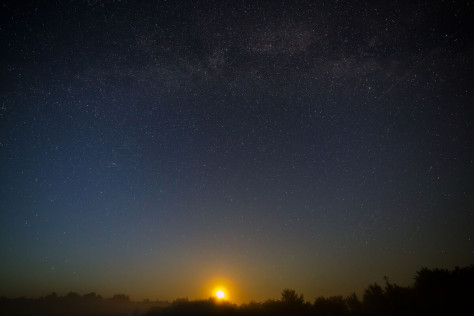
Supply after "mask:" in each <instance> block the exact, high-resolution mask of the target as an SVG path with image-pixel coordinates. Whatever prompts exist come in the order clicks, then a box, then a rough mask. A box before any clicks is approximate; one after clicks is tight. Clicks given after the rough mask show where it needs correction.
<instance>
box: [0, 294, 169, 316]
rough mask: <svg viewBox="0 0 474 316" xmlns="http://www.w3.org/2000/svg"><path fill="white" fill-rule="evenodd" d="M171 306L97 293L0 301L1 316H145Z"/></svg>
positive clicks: (0, 299) (118, 295)
mask: <svg viewBox="0 0 474 316" xmlns="http://www.w3.org/2000/svg"><path fill="white" fill-rule="evenodd" d="M167 305H169V303H168V302H160V301H154V302H152V301H149V300H144V301H142V302H133V301H131V300H130V297H129V296H128V295H125V294H116V295H114V296H113V297H111V298H103V297H102V296H100V295H97V294H96V293H94V292H92V293H88V294H85V295H79V294H77V293H75V292H70V293H69V294H67V295H65V296H58V295H57V294H56V293H52V294H50V295H47V296H45V297H40V298H35V299H29V298H24V297H19V298H14V299H10V298H6V297H1V298H0V315H24V316H29V315H31V316H33V315H34V316H37V315H44V316H53V315H54V316H66V315H68V316H69V315H71V316H74V315H78V316H79V315H81V316H82V315H84V316H106V315H107V316H115V315H144V314H146V313H147V312H148V311H149V310H151V309H152V308H153V307H155V308H156V307H162V306H167Z"/></svg>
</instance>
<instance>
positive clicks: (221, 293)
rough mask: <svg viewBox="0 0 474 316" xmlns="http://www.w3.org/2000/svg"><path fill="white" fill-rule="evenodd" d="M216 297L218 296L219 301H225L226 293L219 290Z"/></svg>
mask: <svg viewBox="0 0 474 316" xmlns="http://www.w3.org/2000/svg"><path fill="white" fill-rule="evenodd" d="M216 296H217V298H218V299H223V298H225V293H224V291H222V290H219V291H217V292H216Z"/></svg>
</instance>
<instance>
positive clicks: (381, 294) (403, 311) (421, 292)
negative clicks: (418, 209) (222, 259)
mask: <svg viewBox="0 0 474 316" xmlns="http://www.w3.org/2000/svg"><path fill="white" fill-rule="evenodd" d="M473 285H474V265H473V266H469V267H466V268H455V269H454V270H453V271H448V270H441V269H434V270H430V269H427V268H424V269H421V270H420V271H418V272H417V274H416V277H415V283H414V285H413V286H411V287H401V286H398V285H396V284H393V283H390V282H389V280H388V278H385V285H384V286H383V287H382V286H380V285H378V284H377V283H374V284H370V285H369V286H368V287H367V289H366V290H365V291H364V293H363V297H362V301H360V300H359V299H358V297H357V296H356V294H355V293H354V294H352V295H350V296H348V297H342V296H332V297H318V298H316V300H315V301H314V303H313V304H311V303H309V302H306V301H305V300H304V296H303V294H299V293H297V292H296V291H294V290H291V289H284V290H283V291H282V292H281V298H280V300H267V301H265V302H263V303H259V302H250V303H248V304H243V305H241V306H237V305H234V304H231V303H229V302H220V301H216V300H214V299H212V298H210V299H208V300H196V301H190V300H188V299H177V300H175V301H174V302H172V303H171V304H169V303H163V302H150V301H148V300H146V301H143V302H131V301H130V299H129V297H128V296H127V295H124V294H117V295H114V296H113V297H112V298H110V299H104V298H102V297H101V296H100V295H97V294H96V293H93V292H92V293H88V294H85V295H82V296H81V295H79V294H77V293H73V292H71V293H69V294H67V295H66V296H62V297H61V296H58V295H57V294H56V293H52V294H50V295H48V296H45V297H42V298H38V299H26V298H16V299H8V298H5V297H2V298H0V315H25V316H27V315H45V316H46V315H55V316H59V315H110V316H112V315H146V316H159V315H243V316H257V315H315V316H329V315H331V316H363V315H369V316H371V315H389V316H390V315H474V307H473V305H472V302H473V301H474V286H473Z"/></svg>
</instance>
